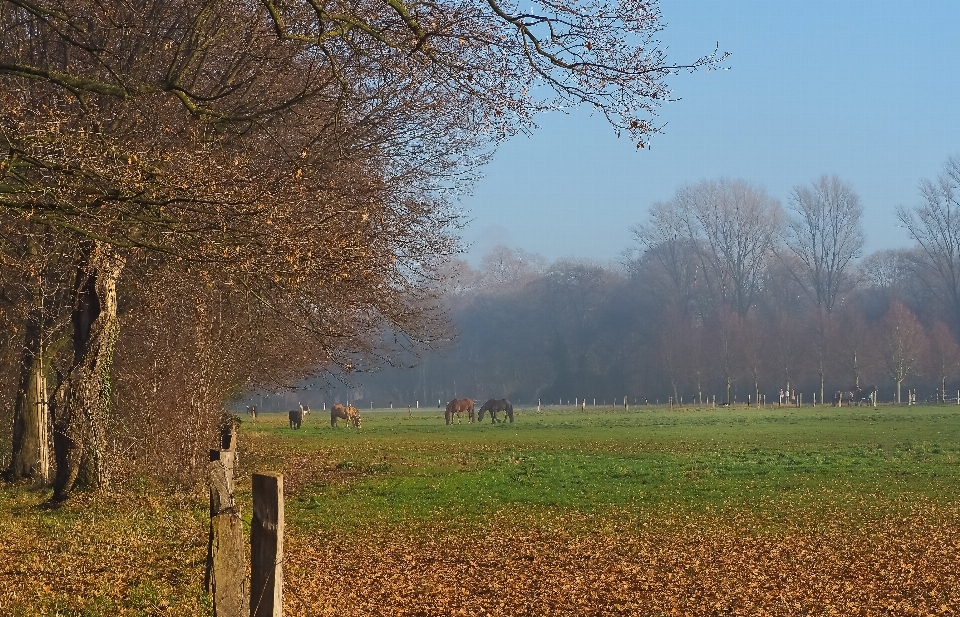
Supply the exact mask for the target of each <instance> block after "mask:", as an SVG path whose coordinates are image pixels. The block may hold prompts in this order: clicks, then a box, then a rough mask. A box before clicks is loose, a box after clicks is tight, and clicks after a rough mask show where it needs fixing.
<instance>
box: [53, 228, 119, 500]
mask: <svg viewBox="0 0 960 617" xmlns="http://www.w3.org/2000/svg"><path fill="white" fill-rule="evenodd" d="M123 265H124V260H123V258H122V257H120V256H119V255H117V254H116V253H114V252H113V250H112V248H111V247H109V246H108V245H105V244H102V243H99V242H94V243H88V244H86V245H85V246H84V248H83V254H82V257H81V259H80V261H79V263H78V265H77V273H76V284H75V285H74V290H73V315H72V317H73V350H74V356H73V364H72V366H71V369H70V372H69V374H68V375H67V377H66V379H65V380H64V382H63V383H62V384H61V385H60V387H59V388H58V389H57V394H56V396H55V404H54V410H55V411H54V450H55V452H56V459H57V476H56V480H55V482H54V496H53V498H54V500H56V501H61V500H63V499H66V498H67V497H68V496H69V495H70V493H71V492H72V491H73V490H74V488H76V487H83V488H91V489H102V488H106V487H107V486H108V485H109V482H110V475H109V471H110V470H109V465H108V462H107V460H106V458H107V416H108V413H109V409H110V398H111V395H112V393H111V368H112V364H113V351H114V348H115V346H116V341H117V336H118V335H119V332H120V322H119V319H118V317H117V292H116V284H117V279H118V278H119V277H120V272H121V270H122V269H123Z"/></svg>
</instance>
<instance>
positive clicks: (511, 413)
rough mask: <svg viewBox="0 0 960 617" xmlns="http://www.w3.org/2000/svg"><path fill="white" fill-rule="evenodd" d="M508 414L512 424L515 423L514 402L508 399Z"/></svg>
mask: <svg viewBox="0 0 960 617" xmlns="http://www.w3.org/2000/svg"><path fill="white" fill-rule="evenodd" d="M507 414H508V415H509V416H510V424H513V403H511V402H509V401H507Z"/></svg>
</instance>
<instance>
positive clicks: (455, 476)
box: [243, 406, 960, 525]
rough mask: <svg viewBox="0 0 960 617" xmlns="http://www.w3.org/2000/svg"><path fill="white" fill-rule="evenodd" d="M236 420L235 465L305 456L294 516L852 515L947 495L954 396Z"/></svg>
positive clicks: (956, 440) (952, 466)
mask: <svg viewBox="0 0 960 617" xmlns="http://www.w3.org/2000/svg"><path fill="white" fill-rule="evenodd" d="M243 431H244V433H245V434H246V435H247V436H249V442H250V443H251V450H252V454H253V456H252V459H253V460H252V461H250V462H249V464H250V466H252V467H253V466H256V467H262V468H267V469H273V470H276V471H285V472H288V473H289V472H290V471H291V465H296V461H298V460H300V461H304V463H303V465H304V469H306V470H310V471H313V472H314V473H313V474H311V473H301V474H297V479H296V481H297V482H298V484H300V486H299V487H298V489H297V495H296V497H295V500H294V501H293V502H292V503H291V504H290V505H289V507H288V512H289V513H290V514H291V515H293V516H295V517H296V518H297V520H298V521H299V522H301V523H302V524H305V525H309V524H310V523H311V521H314V520H316V521H324V520H327V519H328V518H329V517H330V516H331V515H336V516H337V517H338V519H339V520H340V521H341V524H348V525H361V524H371V523H377V524H386V525H392V524H397V523H401V522H405V521H422V520H425V519H430V518H431V517H438V518H441V519H455V520H468V519H476V518H483V517H485V516H487V515H488V514H489V513H491V512H495V511H500V510H511V511H516V513H517V514H522V513H524V512H525V511H531V510H538V509H542V508H550V509H554V510H556V509H560V510H569V511H571V512H582V513H591V512H597V511H603V512H604V513H605V514H608V513H610V512H613V511H619V512H632V513H644V512H649V513H653V512H655V511H657V510H660V509H662V508H664V507H667V508H669V509H670V510H674V509H677V508H681V509H684V510H690V511H705V510H724V509H726V510H738V511H743V510H749V511H751V512H754V513H756V514H758V515H761V516H763V517H765V518H767V519H769V520H770V521H771V522H776V521H777V520H778V519H784V518H791V517H793V516H794V515H796V514H797V513H801V514H802V517H803V518H804V519H809V517H810V515H811V514H815V513H832V512H835V511H836V510H844V511H846V512H847V513H848V514H849V515H850V516H851V517H853V518H854V519H856V518H861V517H864V516H871V515H872V514H881V515H882V514H885V513H888V512H889V511H890V510H892V509H894V510H895V509H903V508H910V507H911V504H913V503H914V502H915V501H918V500H919V501H922V502H929V501H933V502H941V503H946V502H953V501H956V500H957V497H958V489H960V465H958V463H960V407H951V406H944V407H917V406H915V407H880V408H878V409H877V410H874V409H873V408H867V407H854V408H842V409H834V408H829V407H826V408H825V407H820V408H815V409H814V408H804V409H800V410H797V409H788V410H779V409H773V410H771V409H764V410H757V409H749V408H739V409H733V410H727V409H722V410H713V409H710V410H698V409H690V410H683V411H672V412H671V411H664V410H658V411H647V410H646V409H645V408H640V410H637V411H628V412H623V411H622V410H618V411H613V410H611V409H608V410H606V412H600V411H588V412H587V413H584V412H580V411H574V410H572V409H569V410H556V409H551V410H549V411H545V412H540V413H538V412H537V411H536V410H535V409H533V410H530V409H526V410H522V411H520V412H519V413H518V415H517V421H516V422H515V423H513V424H497V425H492V424H490V423H489V422H485V423H482V424H480V423H477V424H466V423H464V424H461V425H453V426H446V425H444V423H443V418H442V414H440V413H437V412H427V411H422V412H417V413H414V414H413V415H412V417H408V415H407V413H406V412H402V413H395V412H382V411H381V412H366V413H364V424H363V428H362V429H361V430H360V431H355V430H348V429H346V428H338V429H332V428H331V427H330V426H329V424H328V422H327V421H326V418H325V417H322V414H321V413H320V412H318V413H317V414H316V415H311V416H308V420H307V422H306V424H305V425H304V428H302V429H300V430H299V431H297V430H290V429H289V428H286V427H285V423H284V422H283V419H281V418H279V417H271V416H269V415H267V416H264V415H261V418H260V419H259V420H258V421H257V422H250V421H248V422H245V423H244V425H243ZM268 444H269V446H268ZM264 446H267V447H264ZM268 453H269V454H268ZM301 471H302V470H301ZM831 516H832V514H831Z"/></svg>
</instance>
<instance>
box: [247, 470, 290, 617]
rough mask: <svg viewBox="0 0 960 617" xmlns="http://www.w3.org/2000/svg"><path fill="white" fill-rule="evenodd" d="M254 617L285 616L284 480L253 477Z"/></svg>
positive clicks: (272, 475)
mask: <svg viewBox="0 0 960 617" xmlns="http://www.w3.org/2000/svg"><path fill="white" fill-rule="evenodd" d="M250 527H251V529H250V617H282V615H283V476H282V475H280V474H275V473H263V474H261V473H255V474H253V522H252V523H251V526H250Z"/></svg>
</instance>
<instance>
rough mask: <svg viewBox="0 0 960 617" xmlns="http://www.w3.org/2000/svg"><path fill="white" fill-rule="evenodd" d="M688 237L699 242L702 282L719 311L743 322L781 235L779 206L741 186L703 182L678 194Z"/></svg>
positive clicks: (756, 190) (732, 182)
mask: <svg viewBox="0 0 960 617" xmlns="http://www.w3.org/2000/svg"><path fill="white" fill-rule="evenodd" d="M677 202H678V205H679V207H680V208H681V209H682V210H681V211H682V212H685V215H684V216H685V218H686V224H687V229H688V237H689V238H691V239H692V240H697V241H698V242H697V246H698V247H699V249H700V250H699V252H698V253H699V256H700V259H701V263H702V271H703V272H704V275H705V276H704V280H705V281H706V283H707V287H708V288H709V290H710V293H711V295H712V297H713V299H714V301H715V303H716V304H717V305H726V306H729V307H730V308H731V309H733V310H734V311H735V312H736V313H737V315H739V316H740V317H743V316H745V315H746V314H747V311H748V310H749V309H750V306H751V305H752V304H753V301H754V297H755V295H756V293H757V290H758V288H759V283H760V280H761V278H762V276H763V273H764V270H765V268H766V265H767V261H768V257H769V255H770V251H771V250H772V248H773V243H774V241H775V238H776V237H777V234H778V232H779V230H780V225H781V221H782V218H783V217H782V211H781V209H780V204H779V203H778V202H777V201H776V200H775V199H773V198H772V197H770V196H769V195H768V194H767V192H766V191H765V190H764V189H763V188H761V187H756V186H753V185H751V184H749V183H747V182H746V181H744V180H727V179H722V180H717V181H703V182H701V183H699V184H697V185H694V186H690V187H686V188H684V189H681V191H680V192H679V193H678V196H677Z"/></svg>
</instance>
